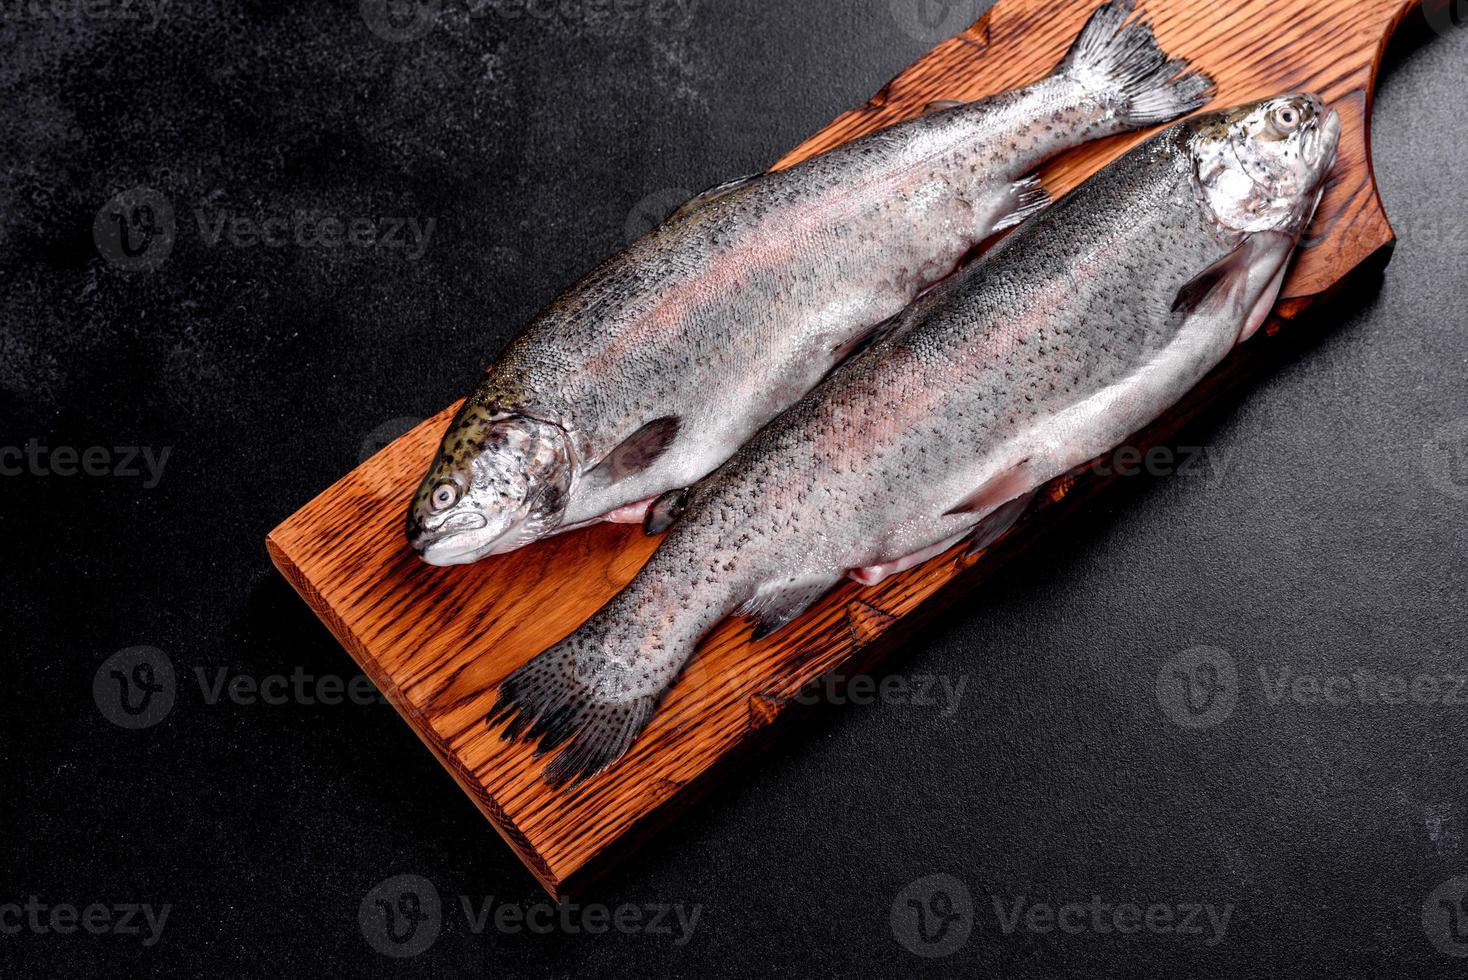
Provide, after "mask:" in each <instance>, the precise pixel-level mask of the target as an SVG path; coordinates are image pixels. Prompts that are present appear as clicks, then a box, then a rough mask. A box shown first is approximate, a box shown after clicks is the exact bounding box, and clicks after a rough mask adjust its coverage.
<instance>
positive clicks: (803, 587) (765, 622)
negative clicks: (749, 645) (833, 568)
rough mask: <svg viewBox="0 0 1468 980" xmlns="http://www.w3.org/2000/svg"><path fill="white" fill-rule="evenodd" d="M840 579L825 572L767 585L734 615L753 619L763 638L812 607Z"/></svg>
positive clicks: (756, 635)
mask: <svg viewBox="0 0 1468 980" xmlns="http://www.w3.org/2000/svg"><path fill="white" fill-rule="evenodd" d="M837 581H838V579H837V577H836V576H831V577H829V578H827V577H824V576H823V577H821V578H805V579H796V580H793V581H790V580H787V581H784V582H780V583H777V584H772V585H764V586H761V587H760V589H759V590H758V591H757V592H755V594H754V595H753V596H751V597H750V599H749V601H748V602H746V603H745V604H744V605H742V606H740V607H739V611H738V612H737V613H735V615H738V616H747V617H748V618H749V619H751V620H753V621H754V638H755V639H756V640H760V639H764V638H765V637H767V636H769V635H770V634H771V633H773V632H775V631H776V630H778V629H780V628H781V627H782V626H785V625H787V624H788V623H790V622H791V621H792V620H794V619H795V618H796V617H797V616H799V615H800V614H801V613H803V612H805V611H806V610H807V609H809V608H810V607H811V606H812V605H814V604H815V602H816V600H817V599H819V598H820V597H821V596H823V595H825V594H826V593H827V592H829V591H831V586H833V585H835V584H836V582H837Z"/></svg>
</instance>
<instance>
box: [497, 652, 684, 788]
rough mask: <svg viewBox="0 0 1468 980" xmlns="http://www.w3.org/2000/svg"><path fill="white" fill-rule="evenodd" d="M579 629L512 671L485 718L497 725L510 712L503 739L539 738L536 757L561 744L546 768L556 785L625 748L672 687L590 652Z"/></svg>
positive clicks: (586, 773) (587, 773) (578, 778)
mask: <svg viewBox="0 0 1468 980" xmlns="http://www.w3.org/2000/svg"><path fill="white" fill-rule="evenodd" d="M578 636H579V634H578ZM578 636H573V637H571V638H569V639H567V640H565V641H563V642H561V643H559V644H557V645H556V646H554V647H551V648H550V649H549V650H547V651H545V652H544V653H541V654H540V655H538V656H536V657H535V658H534V659H532V660H531V661H530V662H529V663H527V664H525V665H524V666H522V667H520V668H519V669H518V670H516V671H515V672H514V673H513V674H511V675H510V676H509V677H507V678H506V679H505V680H504V682H503V683H501V684H500V688H499V696H498V698H497V699H496V701H495V704H494V707H493V708H491V709H490V711H489V713H488V714H487V715H486V716H485V718H484V721H485V724H486V725H489V726H491V727H493V726H494V725H496V724H498V723H499V722H501V721H504V720H505V719H508V722H509V723H508V724H507V725H506V726H505V729H504V731H503V732H502V733H501V735H500V737H501V738H502V739H503V740H504V741H507V742H514V741H522V740H523V741H532V742H533V741H536V740H538V741H539V743H540V744H539V745H538V746H537V748H536V753H535V754H536V758H540V757H541V756H544V755H546V754H547V753H549V752H552V751H554V750H556V749H560V751H559V752H558V753H557V754H556V756H555V758H554V759H552V760H551V761H550V763H549V764H548V765H547V766H546V767H545V770H544V772H543V773H542V774H541V776H542V778H543V779H544V780H545V781H546V782H547V783H549V784H551V785H552V786H564V785H566V784H567V783H580V782H582V781H584V780H586V779H589V778H591V777H592V776H594V775H596V774H597V773H599V772H601V771H603V770H604V769H606V768H607V767H609V766H611V765H612V763H614V762H616V761H617V760H618V759H620V758H622V756H624V755H626V754H627V750H628V749H630V748H631V747H632V743H633V742H634V741H636V739H637V736H638V735H639V734H640V733H641V732H642V730H643V728H645V727H646V726H647V723H648V721H649V720H650V719H651V718H652V716H653V712H655V711H656V710H657V706H658V703H659V702H660V701H661V700H662V697H663V694H664V693H666V690H667V685H665V684H662V683H660V682H659V681H658V680H657V679H656V678H651V677H648V676H646V675H641V674H639V672H638V671H637V670H636V669H635V665H634V666H632V667H630V668H629V667H624V666H621V665H617V664H613V663H612V662H611V661H610V660H609V659H608V658H605V657H600V656H596V655H593V654H590V653H589V651H587V650H585V649H584V645H583V644H582V643H580V642H578Z"/></svg>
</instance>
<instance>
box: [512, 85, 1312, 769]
mask: <svg viewBox="0 0 1468 980" xmlns="http://www.w3.org/2000/svg"><path fill="white" fill-rule="evenodd" d="M1339 139H1340V119H1339V117H1338V116H1337V115H1336V114H1335V113H1334V112H1328V111H1327V110H1326V108H1325V106H1324V105H1322V104H1321V102H1320V100H1319V99H1318V98H1317V97H1315V96H1313V95H1296V96H1287V97H1284V98H1279V99H1271V100H1268V101H1266V102H1262V103H1256V104H1253V105H1247V106H1243V107H1240V108H1238V109H1235V110H1232V111H1229V112H1223V113H1211V114H1206V115H1203V116H1199V117H1197V118H1194V119H1190V120H1188V121H1187V122H1183V123H1179V124H1177V125H1176V126H1174V127H1172V128H1171V129H1169V130H1167V131H1166V132H1164V133H1162V134H1160V135H1158V136H1156V137H1154V138H1153V139H1152V140H1150V141H1148V142H1146V143H1144V144H1142V145H1141V146H1139V147H1137V148H1136V149H1135V150H1133V151H1132V152H1130V153H1128V154H1127V155H1126V156H1123V157H1122V158H1121V159H1120V160H1118V161H1117V162H1116V163H1114V164H1112V165H1111V166H1110V167H1108V168H1107V169H1105V170H1103V171H1102V172H1101V173H1100V174H1099V175H1097V176H1096V177H1093V178H1092V179H1091V180H1089V181H1087V182H1086V183H1085V184H1083V185H1082V186H1081V187H1080V188H1079V189H1078V190H1077V191H1076V192H1075V193H1073V194H1072V195H1070V196H1069V197H1067V198H1066V199H1065V200H1063V201H1061V202H1060V203H1059V204H1057V205H1056V206H1055V207H1053V208H1051V209H1050V210H1048V211H1047V212H1046V213H1045V214H1043V215H1040V216H1039V217H1038V218H1035V219H1034V220H1033V221H1031V222H1030V223H1029V224H1027V225H1026V226H1024V227H1023V228H1020V229H1019V230H1018V231H1016V232H1015V233H1014V234H1013V235H1011V236H1010V237H1009V238H1007V239H1005V240H1004V241H1003V242H1001V243H1000V244H999V245H997V246H996V247H995V248H994V249H993V250H992V251H991V252H990V253H989V254H988V255H987V256H985V257H984V258H983V259H981V260H980V261H979V263H977V264H976V265H975V266H973V267H971V268H969V269H967V270H965V271H964V272H962V273H960V274H959V276H958V277H957V278H956V279H955V280H954V281H952V282H950V283H946V284H944V285H942V286H940V287H938V288H937V289H936V290H934V291H933V292H932V293H930V294H929V295H928V296H927V297H926V298H924V299H922V300H919V301H918V302H917V303H916V304H915V305H914V306H913V307H912V308H911V309H910V310H909V311H908V312H907V313H906V314H905V315H904V317H903V318H902V321H901V322H900V323H899V324H898V325H897V326H896V327H895V328H894V329H893V331H892V332H891V333H890V334H889V335H888V336H887V337H886V338H885V339H883V340H881V341H879V342H878V343H877V344H875V345H874V346H873V347H871V348H870V349H869V350H867V351H865V352H864V353H862V354H860V355H858V356H857V357H855V358H854V359H852V360H851V361H850V362H848V363H847V364H844V365H843V366H842V367H841V368H839V369H838V370H837V371H836V373H835V374H834V375H833V376H832V377H831V378H830V379H829V380H828V381H826V383H825V384H823V385H821V386H820V387H819V388H817V389H816V390H815V391H813V392H812V393H811V394H809V395H808V396H806V397H805V398H804V399H802V400H801V402H800V403H799V404H797V405H796V406H795V407H794V408H792V409H790V410H789V411H788V412H786V413H785V414H784V415H782V416H781V417H780V418H779V419H777V420H775V421H774V422H772V423H771V424H770V425H769V426H767V427H766V428H765V429H764V430H763V431H762V432H760V433H759V435H758V436H756V437H755V438H754V440H753V441H751V442H750V443H749V444H748V445H747V446H745V447H744V448H743V449H741V450H740V451H739V453H738V454H737V455H736V456H735V457H734V458H733V459H732V460H730V461H729V462H728V463H727V464H726V465H725V466H724V467H723V468H722V469H720V470H719V471H718V472H717V473H715V474H714V475H713V476H711V477H709V478H708V479H707V480H704V481H703V482H701V483H699V484H698V485H697V486H695V487H694V488H693V489H692V490H691V491H689V493H688V494H687V497H688V500H687V502H686V510H685V511H684V513H683V515H682V517H681V518H678V519H677V521H676V524H675V525H674V527H673V530H672V532H671V533H670V534H669V535H668V537H667V539H666V540H665V541H663V543H662V546H661V547H660V548H659V549H658V551H657V552H656V553H655V554H654V555H653V556H652V559H651V560H650V561H649V562H648V563H647V565H645V566H644V567H643V568H642V570H641V571H640V572H638V573H637V576H636V577H635V578H633V580H632V582H631V583H630V584H629V585H628V586H627V587H626V588H625V589H623V590H622V591H621V592H620V593H618V595H617V596H616V597H614V598H613V599H612V600H611V602H609V603H607V605H606V606H605V607H603V608H602V609H601V611H599V612H598V613H597V614H596V615H594V616H593V617H592V618H591V619H590V620H588V621H587V623H586V624H585V625H584V626H582V627H581V629H579V630H577V631H576V633H574V634H573V635H572V636H570V637H568V638H567V639H566V640H564V641H563V642H561V643H559V644H557V645H556V646H554V647H552V648H551V649H550V650H547V651H546V652H545V653H543V654H541V655H540V656H538V657H536V658H535V659H534V660H532V661H530V663H528V664H526V665H525V666H524V667H522V668H520V669H519V670H518V671H516V672H515V673H514V674H512V675H510V677H509V678H508V679H507V680H506V681H505V682H504V684H503V685H502V686H501V687H500V692H499V702H498V704H497V712H498V713H499V714H504V715H508V716H510V718H511V721H510V724H509V726H508V727H507V729H506V735H507V737H512V738H513V737H516V736H519V735H522V734H525V735H528V736H529V737H531V738H539V739H541V740H542V741H541V749H542V750H543V751H545V750H550V749H554V748H556V747H558V746H561V747H562V748H561V751H560V754H559V755H558V756H557V757H556V758H555V760H554V761H552V762H551V763H550V765H549V766H548V767H547V769H546V772H545V776H546V778H547V779H549V780H551V781H553V782H560V781H564V780H568V779H574V778H578V777H584V776H587V775H590V774H592V773H595V772H597V771H598V770H600V769H602V768H604V767H605V766H607V765H609V764H610V763H611V762H613V761H615V760H616V759H618V758H619V757H620V756H621V755H622V754H623V753H624V752H625V751H627V748H628V747H629V746H630V745H631V744H632V741H633V739H635V738H636V737H637V734H638V732H639V731H641V729H642V727H643V725H645V724H646V723H647V720H648V719H649V718H650V717H651V716H652V713H653V711H654V710H655V709H656V707H657V705H658V702H659V701H660V700H661V699H662V697H663V694H664V693H665V692H666V691H667V690H668V689H669V688H670V687H671V686H672V684H673V682H674V681H675V679H676V678H677V676H678V674H679V672H680V671H681V670H682V668H683V664H684V663H685V662H686V661H687V660H688V658H689V657H690V656H691V655H692V653H693V650H694V647H695V645H696V644H697V642H698V640H699V639H700V638H701V637H702V636H703V635H704V634H705V633H707V632H708V631H709V630H710V629H711V628H712V627H713V626H714V625H715V624H717V623H718V622H719V621H720V620H722V619H724V618H725V617H726V616H728V615H729V614H731V613H734V612H736V610H737V611H738V612H739V613H742V614H743V615H746V616H749V617H750V618H752V619H753V620H755V622H756V624H757V635H759V634H763V633H765V632H769V631H770V630H773V629H778V628H779V627H780V626H782V625H784V624H785V623H787V622H789V621H790V620H791V619H793V618H794V617H795V616H797V615H799V613H800V612H801V611H802V610H804V609H806V608H807V607H808V606H810V604H811V603H813V602H815V601H816V600H817V599H819V598H820V597H821V596H822V595H823V594H825V592H826V591H827V590H829V589H830V588H831V587H832V586H833V585H835V584H836V583H837V582H838V581H839V580H840V579H841V578H842V577H843V576H846V575H850V576H852V577H853V578H856V579H857V580H858V581H860V582H864V583H872V582H877V581H880V580H881V579H882V578H884V577H886V576H888V575H891V574H893V573H895V572H899V571H901V570H903V569H905V568H908V567H911V566H912V565H915V564H917V563H919V562H922V561H926V560H928V559H929V558H932V557H934V556H936V555H937V554H939V553H941V552H943V551H944V550H946V549H947V548H950V547H952V546H954V545H955V544H957V543H958V542H959V541H961V540H963V539H964V538H965V537H972V540H973V544H972V547H974V548H983V547H986V546H987V545H988V544H989V543H991V542H992V541H993V540H994V539H995V538H996V537H997V536H998V535H999V534H1001V533H1003V532H1004V531H1005V530H1006V529H1007V528H1008V527H1010V526H1011V525H1012V524H1013V523H1014V522H1015V520H1017V519H1018V517H1019V516H1020V514H1021V513H1022V512H1023V511H1024V509H1025V508H1026V507H1027V506H1028V503H1029V501H1030V499H1031V498H1032V497H1033V495H1034V494H1035V493H1037V492H1038V490H1039V489H1040V488H1041V487H1043V486H1044V485H1045V484H1046V483H1047V482H1049V481H1050V480H1052V479H1054V478H1055V477H1058V476H1061V475H1062V474H1064V473H1066V472H1068V471H1070V470H1072V469H1074V468H1075V467H1077V466H1080V465H1081V464H1083V463H1085V462H1086V461H1087V460H1090V459H1093V458H1095V457H1096V456H1098V455H1100V454H1101V453H1103V452H1106V451H1107V450H1109V449H1111V448H1113V447H1115V446H1117V445H1119V444H1121V443H1122V442H1123V440H1125V439H1126V438H1127V437H1128V436H1130V435H1131V434H1132V433H1134V432H1137V431H1138V430H1140V429H1142V428H1143V427H1145V426H1146V425H1147V424H1148V423H1150V422H1152V421H1153V420H1154V419H1157V418H1158V417H1160V416H1161V415H1162V414H1163V413H1164V412H1166V411H1167V409H1168V408H1169V407H1170V406H1172V405H1174V404H1176V403H1177V401H1178V400H1179V399H1180V398H1182V396H1183V395H1184V394H1186V393H1187V392H1188V391H1189V390H1190V389H1191V388H1193V387H1194V386H1195V385H1196V384H1197V383H1198V382H1199V381H1201V380H1202V379H1203V377H1204V376H1205V375H1207V373H1208V372H1209V371H1210V370H1212V369H1213V367H1214V366H1215V365H1217V364H1218V363H1219V362H1220V361H1221V360H1222V359H1223V358H1224V356H1225V355H1226V354H1228V353H1229V351H1231V350H1232V349H1233V348H1234V346H1235V345H1237V344H1239V343H1241V342H1243V341H1245V340H1247V339H1248V338H1249V336H1250V335H1251V334H1253V333H1254V331H1255V330H1257V329H1258V328H1259V326H1260V325H1261V324H1262V323H1263V322H1264V320H1265V317H1266V316H1267V315H1268V314H1269V312H1270V310H1271V309H1272V308H1273V306H1274V302H1275V298H1276V297H1277V296H1278V294H1279V291H1280V286H1281V284H1282V283H1283V281H1284V276H1285V270H1286V269H1287V268H1288V264H1289V260H1290V256H1291V255H1292V254H1293V253H1294V251H1295V247H1296V243H1297V242H1298V241H1299V239H1300V235H1301V232H1302V231H1303V230H1304V228H1305V226H1306V225H1307V224H1308V223H1309V222H1310V220H1311V216H1312V215H1313V214H1314V212H1315V208H1316V206H1317V204H1318V203H1319V201H1320V198H1321V194H1322V193H1323V188H1324V186H1325V181H1326V178H1327V176H1328V175H1329V173H1330V170H1331V167H1332V166H1333V164H1334V161H1335V157H1336V149H1337V144H1338V142H1339ZM665 508H670V509H674V510H676V509H677V508H676V507H674V505H673V502H672V501H669V502H666V503H660V504H659V505H658V508H656V509H655V511H654V514H653V515H651V516H652V518H657V519H663V520H666V519H667V517H668V516H669V515H664V514H662V513H660V512H661V511H662V510H663V509H665ZM498 716H499V715H498V714H492V715H491V718H490V720H491V721H493V720H495V719H496V718H497V717H498Z"/></svg>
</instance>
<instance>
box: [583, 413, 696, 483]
mask: <svg viewBox="0 0 1468 980" xmlns="http://www.w3.org/2000/svg"><path fill="white" fill-rule="evenodd" d="M679 425H680V422H679V420H678V418H677V417H676V416H673V415H669V416H666V417H665V418H660V419H653V420H652V421H651V422H649V423H647V424H646V425H644V426H643V427H642V428H640V429H638V430H637V431H636V432H634V433H632V434H631V435H630V436H628V437H627V438H626V439H623V440H622V443H621V445H619V446H617V448H616V449H613V450H612V451H611V452H609V453H607V455H606V456H605V457H604V458H603V459H602V461H601V462H600V463H597V464H596V465H595V466H593V467H592V468H591V469H590V470H589V471H587V474H586V475H587V477H588V478H589V479H591V480H593V481H595V482H596V483H597V484H599V485H600V486H606V487H609V486H612V485H613V484H615V483H619V482H621V481H622V480H625V479H626V478H627V477H629V476H632V475H633V474H634V473H641V472H642V471H643V470H645V469H647V468H648V467H649V466H651V465H652V464H653V463H655V462H656V461H657V459H658V457H659V456H661V455H662V454H663V453H665V452H667V451H668V447H669V446H671V445H672V444H673V440H674V439H676V438H677V437H678V428H679Z"/></svg>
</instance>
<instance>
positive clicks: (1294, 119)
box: [1269, 105, 1305, 136]
mask: <svg viewBox="0 0 1468 980" xmlns="http://www.w3.org/2000/svg"><path fill="white" fill-rule="evenodd" d="M1304 120H1305V114H1304V113H1303V112H1301V111H1300V110H1299V109H1298V108H1296V107H1295V106H1292V105H1282V106H1280V107H1279V108H1278V109H1275V110H1274V112H1273V113H1271V114H1270V119H1269V122H1270V125H1271V126H1273V127H1274V129H1275V131H1276V132H1278V133H1280V134H1281V135H1283V136H1288V135H1289V134H1290V133H1293V132H1294V131H1295V130H1297V129H1299V128H1300V123H1302V122H1304Z"/></svg>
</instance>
